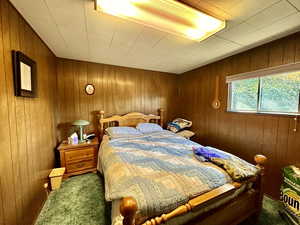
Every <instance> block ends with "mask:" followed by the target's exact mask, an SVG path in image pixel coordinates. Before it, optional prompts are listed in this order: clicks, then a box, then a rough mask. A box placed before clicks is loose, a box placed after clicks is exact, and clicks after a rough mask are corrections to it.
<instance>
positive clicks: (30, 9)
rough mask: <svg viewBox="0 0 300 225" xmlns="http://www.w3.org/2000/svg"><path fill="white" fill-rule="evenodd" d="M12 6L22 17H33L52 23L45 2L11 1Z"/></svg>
mask: <svg viewBox="0 0 300 225" xmlns="http://www.w3.org/2000/svg"><path fill="white" fill-rule="evenodd" d="M11 2H12V4H13V5H14V6H15V7H16V8H17V9H18V11H19V12H20V13H22V15H25V16H26V17H27V16H31V18H35V19H36V20H38V19H42V20H45V21H50V20H51V17H50V14H49V11H48V8H47V5H46V4H45V2H44V1H41V0H39V1H37V0H26V1H24V0H14V1H11Z"/></svg>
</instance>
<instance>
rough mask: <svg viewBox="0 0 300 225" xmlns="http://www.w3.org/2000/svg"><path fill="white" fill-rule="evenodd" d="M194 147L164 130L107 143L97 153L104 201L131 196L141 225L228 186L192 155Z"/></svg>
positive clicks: (223, 174)
mask: <svg viewBox="0 0 300 225" xmlns="http://www.w3.org/2000/svg"><path fill="white" fill-rule="evenodd" d="M199 147H201V145H199V144H197V143H195V142H192V141H190V140H187V139H185V138H183V137H180V136H178V135H175V134H174V133H172V132H169V131H162V132H156V133H151V134H146V135H142V136H137V137H130V138H117V139H113V140H109V141H107V142H106V143H104V144H102V146H101V150H100V151H101V167H102V171H103V174H104V177H105V185H106V186H105V195H106V200H107V201H113V200H118V199H121V198H123V197H129V196H130V197H134V198H135V199H136V200H137V203H138V209H139V210H138V217H137V221H136V223H137V224H140V223H142V222H143V221H145V220H146V219H148V218H150V217H154V216H157V215H161V214H162V213H168V212H170V211H172V210H173V209H175V208H177V207H178V206H180V205H183V204H185V203H186V202H188V201H189V200H190V199H191V198H194V197H196V196H199V195H201V194H203V193H205V192H208V191H210V190H212V189H214V188H217V187H219V186H222V185H224V184H226V183H229V182H232V180H231V178H230V176H229V175H228V174H227V173H226V172H225V171H223V170H222V169H220V168H218V167H217V166H215V165H213V164H211V163H203V162H200V161H199V160H198V159H197V158H196V157H195V156H194V153H193V148H199Z"/></svg>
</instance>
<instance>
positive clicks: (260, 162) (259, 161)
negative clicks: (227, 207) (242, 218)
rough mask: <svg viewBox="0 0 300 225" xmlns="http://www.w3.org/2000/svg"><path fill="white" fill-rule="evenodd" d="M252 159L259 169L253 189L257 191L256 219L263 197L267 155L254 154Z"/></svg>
mask: <svg viewBox="0 0 300 225" xmlns="http://www.w3.org/2000/svg"><path fill="white" fill-rule="evenodd" d="M254 161H255V162H256V166H257V167H259V168H260V169H261V171H260V174H259V176H258V179H257V181H256V183H255V189H256V190H258V191H259V196H258V201H257V208H258V211H257V213H256V214H255V215H254V216H255V217H256V219H257V220H258V218H259V215H260V212H261V209H262V204H263V198H264V175H265V163H266V162H267V157H266V156H264V155H255V157H254Z"/></svg>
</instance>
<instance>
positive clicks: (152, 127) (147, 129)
mask: <svg viewBox="0 0 300 225" xmlns="http://www.w3.org/2000/svg"><path fill="white" fill-rule="evenodd" d="M136 129H137V130H138V131H140V132H142V133H143V134H147V133H154V132H160V131H163V129H162V127H161V126H159V125H158V124H155V123H139V124H138V125H137V126H136Z"/></svg>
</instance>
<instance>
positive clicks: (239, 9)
mask: <svg viewBox="0 0 300 225" xmlns="http://www.w3.org/2000/svg"><path fill="white" fill-rule="evenodd" d="M279 1H280V0H263V1H257V0H241V1H239V3H237V4H236V5H234V6H232V7H230V8H228V10H229V11H230V14H231V15H232V18H233V20H236V21H245V20H247V19H248V18H250V17H251V16H253V15H255V14H257V13H259V12H260V11H262V10H264V9H266V8H268V7H270V6H271V5H272V4H274V3H276V2H279Z"/></svg>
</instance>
